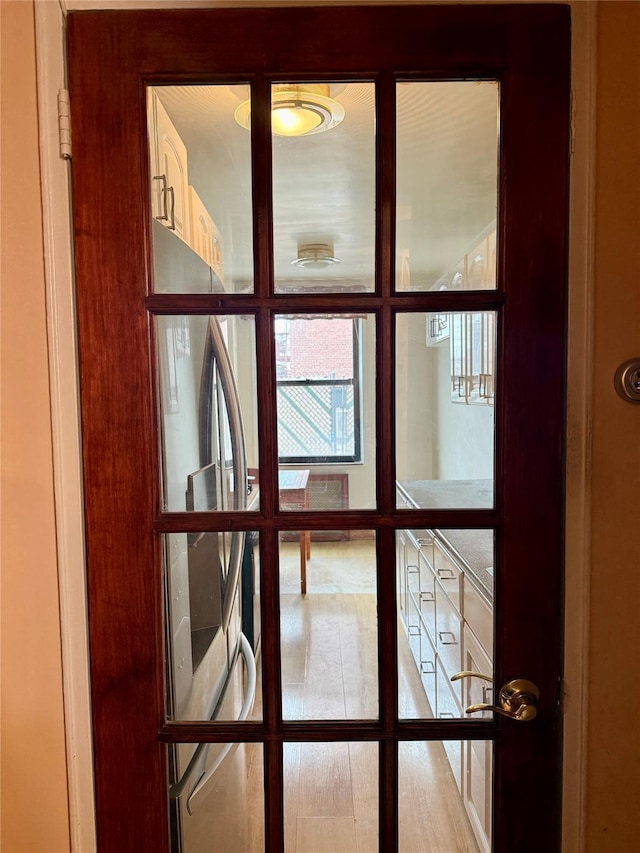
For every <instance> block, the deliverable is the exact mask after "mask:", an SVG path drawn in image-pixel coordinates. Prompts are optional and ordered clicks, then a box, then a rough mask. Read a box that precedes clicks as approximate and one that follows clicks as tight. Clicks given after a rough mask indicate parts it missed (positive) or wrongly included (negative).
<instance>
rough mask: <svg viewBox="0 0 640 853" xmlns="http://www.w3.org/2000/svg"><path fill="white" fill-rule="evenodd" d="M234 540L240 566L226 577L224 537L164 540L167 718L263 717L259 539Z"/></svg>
mask: <svg viewBox="0 0 640 853" xmlns="http://www.w3.org/2000/svg"><path fill="white" fill-rule="evenodd" d="M237 537H238V542H239V545H240V548H241V552H240V563H239V566H238V567H237V569H236V570H235V571H233V572H231V571H230V572H226V573H225V571H224V566H225V563H226V564H228V562H229V556H228V554H226V553H225V548H227V547H228V543H227V542H226V541H225V537H224V534H222V533H172V534H168V535H167V536H166V538H165V555H166V559H165V563H166V570H165V571H166V600H167V603H168V604H167V616H166V635H167V636H166V645H167V663H168V678H167V709H168V717H169V718H170V719H174V720H207V721H211V720H213V721H225V720H239V721H243V720H250V719H251V720H256V719H261V717H262V707H261V698H260V696H261V694H260V689H259V685H260V668H261V658H260V655H259V650H260V639H261V630H260V617H259V605H260V579H259V560H258V554H259V547H258V534H257V533H255V532H247V533H244V532H243V533H241V534H237Z"/></svg>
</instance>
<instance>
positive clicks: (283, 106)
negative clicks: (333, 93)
mask: <svg viewBox="0 0 640 853" xmlns="http://www.w3.org/2000/svg"><path fill="white" fill-rule="evenodd" d="M329 95H330V88H329V84H328V83H304V84H298V83H295V84H294V83H279V84H276V85H275V86H274V87H273V93H272V96H271V129H272V131H273V133H274V134H275V135H276V136H310V135H311V134H313V133H323V132H324V131H325V130H330V129H331V128H332V127H335V126H336V125H337V124H340V122H341V121H342V119H343V118H344V107H342V106H341V104H339V103H338V102H337V101H335V100H334V99H333V98H331V97H329ZM234 118H235V120H236V121H237V122H238V124H239V125H240V126H241V127H244V128H247V130H248V129H249V128H250V127H251V100H250V99H249V100H247V101H243V102H242V103H241V104H240V106H239V107H238V108H237V109H236V111H235V113H234Z"/></svg>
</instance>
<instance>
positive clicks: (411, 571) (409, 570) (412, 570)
mask: <svg viewBox="0 0 640 853" xmlns="http://www.w3.org/2000/svg"><path fill="white" fill-rule="evenodd" d="M419 571H420V567H419V566H407V574H408V575H415V574H416V572H419Z"/></svg>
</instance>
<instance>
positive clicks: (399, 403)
mask: <svg viewBox="0 0 640 853" xmlns="http://www.w3.org/2000/svg"><path fill="white" fill-rule="evenodd" d="M437 316H438V318H439V319H438V321H437V322H441V323H442V327H441V333H440V334H439V336H438V339H437V340H433V339H432V338H431V337H430V332H431V329H432V323H433V322H434V315H432V314H426V313H423V312H416V313H412V314H408V313H401V314H398V315H397V318H396V364H395V371H396V471H397V479H398V481H399V484H400V489H399V492H398V501H399V503H398V505H399V506H405V507H409V508H451V509H463V508H468V509H476V508H482V507H487V508H489V507H492V506H493V502H494V495H493V492H494V454H495V450H494V443H495V434H494V433H495V406H494V401H495V392H494V389H495V386H496V315H495V312H492V311H484V312H458V311H455V312H449V313H446V314H439V315H437Z"/></svg>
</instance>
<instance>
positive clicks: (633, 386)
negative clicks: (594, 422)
mask: <svg viewBox="0 0 640 853" xmlns="http://www.w3.org/2000/svg"><path fill="white" fill-rule="evenodd" d="M614 385H615V387H616V391H617V392H618V394H619V395H620V396H621V397H622V399H623V400H626V401H627V402H628V403H640V358H630V359H629V360H628V361H625V362H624V364H621V365H620V367H619V368H618V369H617V370H616V375H615V378H614Z"/></svg>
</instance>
